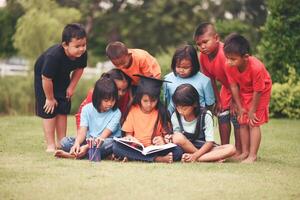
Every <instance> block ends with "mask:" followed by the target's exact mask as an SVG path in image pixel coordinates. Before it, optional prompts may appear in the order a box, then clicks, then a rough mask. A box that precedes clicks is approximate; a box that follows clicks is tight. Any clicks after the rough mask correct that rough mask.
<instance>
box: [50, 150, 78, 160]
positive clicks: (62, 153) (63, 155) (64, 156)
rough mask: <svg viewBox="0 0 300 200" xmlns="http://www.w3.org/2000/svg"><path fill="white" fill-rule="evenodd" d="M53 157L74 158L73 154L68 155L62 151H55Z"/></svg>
mask: <svg viewBox="0 0 300 200" xmlns="http://www.w3.org/2000/svg"><path fill="white" fill-rule="evenodd" d="M54 156H55V157H58V158H73V159H74V158H75V155H74V154H70V153H68V152H65V151H63V150H56V151H55V153H54Z"/></svg>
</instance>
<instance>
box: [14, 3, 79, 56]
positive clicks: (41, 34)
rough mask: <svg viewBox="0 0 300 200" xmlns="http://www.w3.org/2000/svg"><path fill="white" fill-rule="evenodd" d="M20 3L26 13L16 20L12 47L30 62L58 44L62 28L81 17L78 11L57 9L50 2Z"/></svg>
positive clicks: (55, 5)
mask: <svg viewBox="0 0 300 200" xmlns="http://www.w3.org/2000/svg"><path fill="white" fill-rule="evenodd" d="M20 2H21V4H22V6H23V7H24V9H25V10H26V13H25V14H24V15H23V16H22V17H21V18H19V20H18V23H17V31H16V33H15V35H14V46H15V47H16V48H17V49H18V50H19V52H20V53H21V54H22V55H23V56H25V57H26V58H28V59H30V60H31V61H32V60H34V59H36V58H37V56H39V55H40V54H41V53H42V52H43V51H44V50H45V49H47V48H48V47H50V46H51V45H53V44H55V43H58V42H60V40H61V32H62V30H63V28H64V26H65V25H66V24H67V23H71V22H74V21H78V20H79V19H80V17H81V14H80V12H79V11H78V10H76V9H74V8H63V7H59V6H58V5H57V4H56V3H55V2H53V1H51V0H45V1H37V0H23V1H20Z"/></svg>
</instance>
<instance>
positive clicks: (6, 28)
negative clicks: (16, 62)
mask: <svg viewBox="0 0 300 200" xmlns="http://www.w3.org/2000/svg"><path fill="white" fill-rule="evenodd" d="M23 13H24V11H23V8H22V7H21V5H20V4H19V3H18V2H17V1H15V0H9V1H7V5H6V7H5V8H2V9H0V24H1V29H0V41H1V42H0V57H9V56H12V55H14V54H16V53H17V50H16V49H15V48H14V46H13V39H12V36H13V35H14V33H15V25H16V23H17V20H18V18H19V17H20V16H21V15H23Z"/></svg>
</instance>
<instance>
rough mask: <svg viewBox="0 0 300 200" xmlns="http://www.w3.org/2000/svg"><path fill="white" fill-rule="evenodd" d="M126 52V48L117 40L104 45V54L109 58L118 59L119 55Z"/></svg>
mask: <svg viewBox="0 0 300 200" xmlns="http://www.w3.org/2000/svg"><path fill="white" fill-rule="evenodd" d="M127 54H128V48H127V47H126V46H125V44H123V43H122V42H119V41H115V42H110V43H109V44H108V45H107V46H106V56H107V57H108V58H109V59H111V60H113V59H118V58H120V57H121V56H123V55H127Z"/></svg>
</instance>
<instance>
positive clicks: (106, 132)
mask: <svg viewBox="0 0 300 200" xmlns="http://www.w3.org/2000/svg"><path fill="white" fill-rule="evenodd" d="M111 134H112V132H111V130H109V129H108V128H106V129H104V131H102V133H101V135H100V136H98V137H97V138H96V143H97V146H100V145H101V144H102V142H104V140H105V139H106V138H108V137H109V136H110V135H111Z"/></svg>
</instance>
